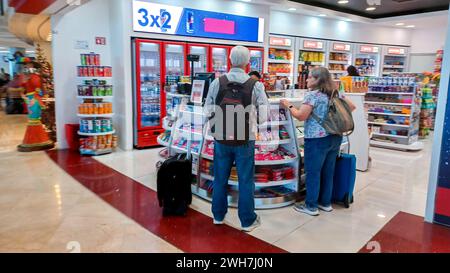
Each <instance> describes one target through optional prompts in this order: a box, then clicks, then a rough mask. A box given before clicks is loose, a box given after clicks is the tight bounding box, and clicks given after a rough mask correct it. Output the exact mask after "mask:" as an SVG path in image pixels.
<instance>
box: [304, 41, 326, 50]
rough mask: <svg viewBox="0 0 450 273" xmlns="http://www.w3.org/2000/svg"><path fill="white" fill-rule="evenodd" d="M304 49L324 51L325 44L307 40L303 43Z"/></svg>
mask: <svg viewBox="0 0 450 273" xmlns="http://www.w3.org/2000/svg"><path fill="white" fill-rule="evenodd" d="M303 47H304V48H311V49H323V42H318V41H308V40H305V41H304V42H303Z"/></svg>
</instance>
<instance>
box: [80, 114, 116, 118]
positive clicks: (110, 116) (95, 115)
mask: <svg viewBox="0 0 450 273" xmlns="http://www.w3.org/2000/svg"><path fill="white" fill-rule="evenodd" d="M77 116H78V117H80V118H112V117H113V116H114V114H77Z"/></svg>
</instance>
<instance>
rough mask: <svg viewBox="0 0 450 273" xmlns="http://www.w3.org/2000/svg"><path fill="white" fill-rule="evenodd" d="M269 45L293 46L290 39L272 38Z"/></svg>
mask: <svg viewBox="0 0 450 273" xmlns="http://www.w3.org/2000/svg"><path fill="white" fill-rule="evenodd" d="M269 44H270V45H273V46H291V45H292V40H291V39H289V38H278V37H270V41H269Z"/></svg>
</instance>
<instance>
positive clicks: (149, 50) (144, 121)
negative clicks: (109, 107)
mask: <svg viewBox="0 0 450 273" xmlns="http://www.w3.org/2000/svg"><path fill="white" fill-rule="evenodd" d="M133 43H134V47H133V49H134V50H133V55H134V66H133V68H134V73H133V75H134V94H133V95H134V146H135V147H137V148H145V147H150V146H155V145H158V144H157V140H156V139H157V137H158V135H160V134H161V133H162V132H164V130H163V129H162V118H163V117H164V115H165V106H164V101H165V96H164V92H161V88H162V85H163V84H162V83H163V79H164V78H163V74H164V73H163V67H162V66H161V64H162V63H164V58H163V54H162V51H163V43H162V42H159V41H151V40H141V39H136V40H134V41H133Z"/></svg>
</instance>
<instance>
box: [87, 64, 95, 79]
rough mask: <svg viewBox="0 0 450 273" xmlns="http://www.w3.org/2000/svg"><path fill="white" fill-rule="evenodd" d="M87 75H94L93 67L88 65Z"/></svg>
mask: <svg viewBox="0 0 450 273" xmlns="http://www.w3.org/2000/svg"><path fill="white" fill-rule="evenodd" d="M88 77H94V67H92V66H89V67H88Z"/></svg>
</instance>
